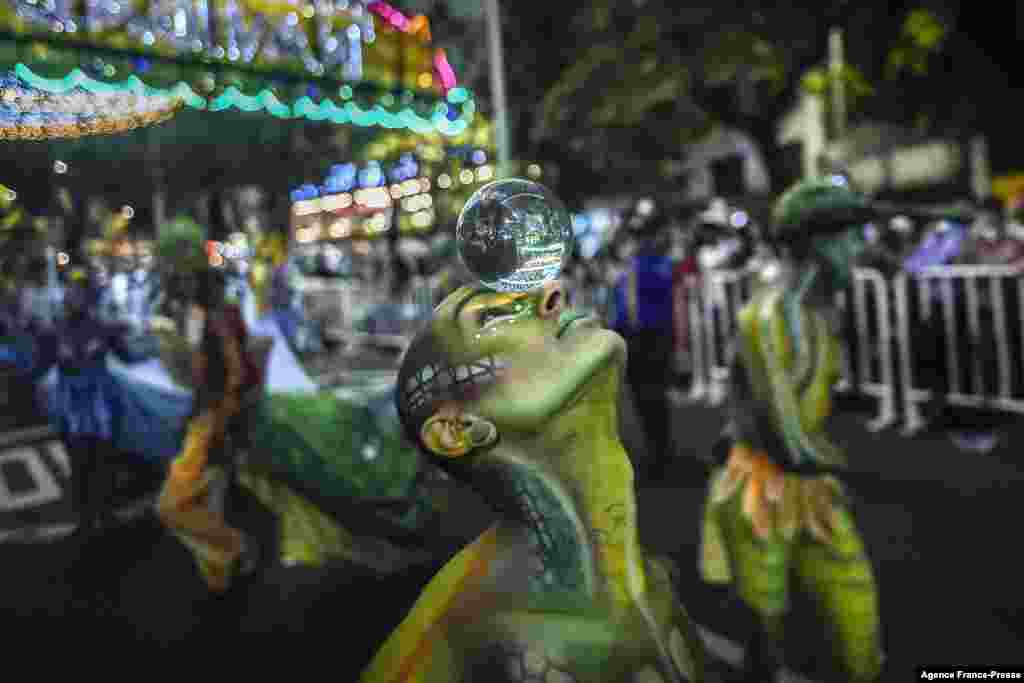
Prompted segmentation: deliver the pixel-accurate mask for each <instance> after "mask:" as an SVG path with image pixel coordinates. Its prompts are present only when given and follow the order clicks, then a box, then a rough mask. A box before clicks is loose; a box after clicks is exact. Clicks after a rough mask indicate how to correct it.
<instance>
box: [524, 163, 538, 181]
mask: <svg viewBox="0 0 1024 683" xmlns="http://www.w3.org/2000/svg"><path fill="white" fill-rule="evenodd" d="M526 174H527V175H528V176H530V177H531V178H534V179H536V178H540V174H541V170H540V166H538V165H537V164H530V165H529V166H527V167H526Z"/></svg>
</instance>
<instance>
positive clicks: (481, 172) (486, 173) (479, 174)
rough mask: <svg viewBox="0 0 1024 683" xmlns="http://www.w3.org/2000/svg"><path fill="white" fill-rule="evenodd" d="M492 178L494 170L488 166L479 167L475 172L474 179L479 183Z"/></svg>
mask: <svg viewBox="0 0 1024 683" xmlns="http://www.w3.org/2000/svg"><path fill="white" fill-rule="evenodd" d="M493 177H494V169H493V168H491V167H490V166H481V167H480V168H478V169H477V170H476V179H477V180H479V181H480V182H484V181H487V180H490V179H491V178H493Z"/></svg>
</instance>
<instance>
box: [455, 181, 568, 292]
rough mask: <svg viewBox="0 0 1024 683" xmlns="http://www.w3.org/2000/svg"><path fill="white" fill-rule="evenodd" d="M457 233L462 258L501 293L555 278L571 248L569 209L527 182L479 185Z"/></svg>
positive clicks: (468, 204)
mask: <svg viewBox="0 0 1024 683" xmlns="http://www.w3.org/2000/svg"><path fill="white" fill-rule="evenodd" d="M455 234H456V241H457V244H458V251H459V256H460V257H461V258H462V262H463V263H464V264H465V265H466V267H467V268H468V269H469V270H470V272H472V273H473V274H474V275H476V276H477V277H478V278H480V281H481V283H482V284H484V285H485V286H487V287H489V288H491V289H494V290H497V291H500V292H526V291H530V290H533V289H536V288H538V287H540V286H542V285H543V284H544V283H545V282H548V281H550V280H554V279H555V278H557V277H558V276H559V275H560V274H561V272H562V267H563V266H564V265H565V261H566V259H568V258H569V253H570V252H571V251H572V219H571V218H570V217H569V212H568V211H566V209H565V207H564V206H563V205H562V202H561V201H559V200H558V198H557V197H555V195H553V194H552V193H551V192H550V191H549V190H548V189H547V188H546V187H544V186H543V185H540V184H538V183H534V182H531V181H529V180H520V179H508V180H498V181H495V182H493V183H488V184H487V185H484V186H483V187H481V188H480V189H479V190H477V191H476V192H475V193H474V194H473V196H472V197H470V198H469V201H468V202H466V206H465V207H463V209H462V213H461V214H460V215H459V224H458V227H457V228H456V231H455Z"/></svg>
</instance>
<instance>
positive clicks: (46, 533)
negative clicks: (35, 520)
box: [0, 495, 156, 543]
mask: <svg viewBox="0 0 1024 683" xmlns="http://www.w3.org/2000/svg"><path fill="white" fill-rule="evenodd" d="M155 505H156V496H155V495H153V496H147V497H146V498H143V499H142V500H139V501H136V502H135V503H132V504H131V505H126V506H124V507H121V508H118V509H117V510H115V511H114V516H115V517H117V519H118V521H121V522H128V521H131V520H133V519H137V518H139V517H143V516H144V515H146V514H147V513H148V512H149V511H150V510H152V509H153V507H154V506H155ZM76 528H78V525H77V524H75V523H70V522H65V523H60V524H45V525H35V526H26V527H21V528H20V529H7V530H4V531H0V543H4V542H10V541H14V542H21V543H49V542H51V541H56V540H59V539H61V538H63V537H65V536H67V535H68V534H70V533H71V532H73V531H74V530H75V529H76Z"/></svg>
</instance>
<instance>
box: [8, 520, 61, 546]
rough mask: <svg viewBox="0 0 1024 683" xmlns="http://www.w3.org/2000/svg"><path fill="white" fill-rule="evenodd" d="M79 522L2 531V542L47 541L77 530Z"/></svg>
mask: <svg viewBox="0 0 1024 683" xmlns="http://www.w3.org/2000/svg"><path fill="white" fill-rule="evenodd" d="M77 526H78V525H77V524H51V525H48V526H31V527H25V528H23V529H10V530H8V531H0V543H5V542H10V541H14V542H22V543H46V542H50V541H55V540H57V539H58V538H63V537H64V536H67V535H68V534H70V533H71V532H72V531H74V530H75V528H76V527H77Z"/></svg>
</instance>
